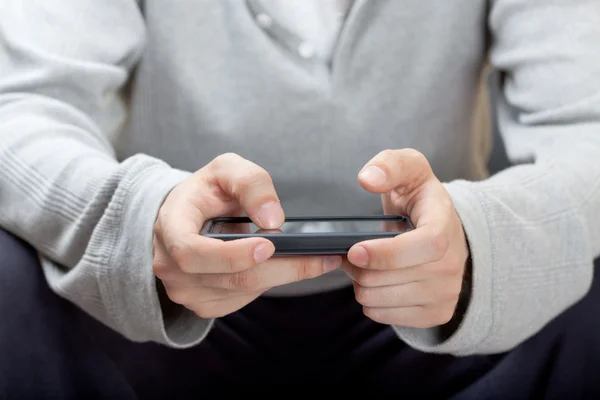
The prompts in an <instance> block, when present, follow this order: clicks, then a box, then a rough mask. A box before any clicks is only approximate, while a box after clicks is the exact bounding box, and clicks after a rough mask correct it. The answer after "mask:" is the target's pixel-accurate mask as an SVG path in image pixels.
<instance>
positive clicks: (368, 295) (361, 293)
mask: <svg viewBox="0 0 600 400" xmlns="http://www.w3.org/2000/svg"><path fill="white" fill-rule="evenodd" d="M354 296H355V298H356V301H357V302H358V303H359V304H362V305H363V306H369V305H370V304H373V298H374V295H373V290H370V289H369V288H365V287H362V286H358V285H357V287H356V289H355V290H354Z"/></svg>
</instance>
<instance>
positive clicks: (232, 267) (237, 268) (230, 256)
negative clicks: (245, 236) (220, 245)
mask: <svg viewBox="0 0 600 400" xmlns="http://www.w3.org/2000/svg"><path fill="white" fill-rule="evenodd" d="M221 260H222V263H223V268H224V269H225V270H226V271H227V272H229V273H237V272H241V271H243V270H244V269H245V268H244V265H243V263H242V262H241V261H240V260H239V258H238V254H236V253H235V252H232V251H226V252H223V253H222V255H221Z"/></svg>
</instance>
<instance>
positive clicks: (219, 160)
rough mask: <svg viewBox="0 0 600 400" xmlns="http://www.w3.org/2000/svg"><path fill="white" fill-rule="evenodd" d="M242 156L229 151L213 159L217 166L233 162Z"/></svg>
mask: <svg viewBox="0 0 600 400" xmlns="http://www.w3.org/2000/svg"><path fill="white" fill-rule="evenodd" d="M240 158H241V157H240V155H239V154H237V153H234V152H227V153H223V154H219V155H218V156H216V157H215V158H214V159H213V164H214V166H215V167H223V166H226V165H228V164H231V163H232V162H235V161H237V160H239V159H240Z"/></svg>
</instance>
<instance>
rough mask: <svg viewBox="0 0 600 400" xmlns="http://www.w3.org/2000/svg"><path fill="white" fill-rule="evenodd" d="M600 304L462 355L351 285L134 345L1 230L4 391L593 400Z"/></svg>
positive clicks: (0, 383)
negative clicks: (418, 340) (393, 321)
mask: <svg viewBox="0 0 600 400" xmlns="http://www.w3.org/2000/svg"><path fill="white" fill-rule="evenodd" d="M599 302H600V281H598V280H597V281H596V282H594V285H593V288H592V290H591V291H590V294H589V295H588V296H587V297H586V298H585V299H584V300H583V301H581V302H580V303H578V304H577V305H575V306H574V307H573V308H572V309H570V310H569V311H567V312H566V313H564V314H563V315H561V316H560V317H558V318H557V319H556V320H555V321H553V322H552V323H551V324H550V325H549V326H548V327H546V328H545V329H544V330H543V331H542V332H541V333H540V334H538V335H536V336H535V337H534V338H532V339H531V340H529V341H527V342H526V343H524V344H522V345H521V346H519V347H518V348H516V349H515V350H513V351H511V352H510V353H507V354H500V355H494V356H474V357H464V358H454V357H450V356H442V355H432V354H424V353H420V352H417V351H415V350H413V349H411V348H409V347H407V346H406V345H404V344H403V343H402V342H401V341H400V340H399V339H398V338H397V337H396V336H395V334H394V333H393V331H392V330H391V329H389V327H386V326H383V325H379V324H376V323H374V322H372V321H370V320H368V319H367V318H365V317H364V316H363V315H362V312H361V309H360V307H359V306H358V305H357V304H356V302H355V301H353V295H352V289H351V288H349V289H343V290H338V291H335V292H332V293H326V294H319V295H314V296H305V297H297V298H287V299H273V298H260V299H258V300H256V301H255V302H253V303H251V304H250V305H248V306H247V307H245V308H244V309H242V310H241V311H239V312H237V313H234V314H232V315H230V316H228V317H226V318H222V319H219V320H218V321H217V323H216V324H215V327H214V329H213V330H212V331H211V333H210V334H209V335H208V337H207V338H206V340H205V341H204V342H203V343H202V344H201V345H199V346H196V347H194V348H191V349H186V350H174V349H168V348H165V347H164V346H160V345H157V344H154V343H132V342H129V341H127V340H126V339H124V338H123V337H121V336H119V335H117V334H116V333H115V332H112V331H111V330H109V329H108V328H106V327H104V326H103V325H101V324H99V323H98V322H97V321H95V320H93V319H92V318H90V317H89V316H87V315H86V314H85V313H83V312H82V311H81V310H79V309H78V308H76V307H75V306H73V305H72V304H71V303H69V302H67V301H66V300H63V299H61V298H59V297H58V296H56V295H55V294H54V293H52V291H51V290H50V289H49V288H48V287H47V285H46V282H45V280H44V277H43V274H42V272H41V269H40V267H39V264H38V261H37V258H36V256H35V254H34V253H33V252H32V251H31V249H30V248H29V247H28V246H26V245H24V244H23V243H22V242H21V241H19V240H17V239H15V238H14V237H12V236H10V235H8V234H7V233H5V232H2V231H1V230H0V315H2V316H3V321H2V323H1V324H0V353H1V354H2V358H0V398H4V397H10V398H15V397H19V396H21V397H35V398H40V399H43V398H62V399H64V398H79V397H91V398H93V397H96V398H119V399H122V398H137V397H139V398H153V397H157V395H158V396H159V397H161V396H160V395H161V394H164V395H168V396H170V397H177V398H185V397H197V396H198V395H199V394H200V393H206V391H209V392H210V391H212V392H214V393H220V394H224V393H226V392H228V391H237V390H238V389H239V390H240V391H245V392H246V393H247V392H248V391H255V392H257V393H260V392H263V393H264V392H268V391H273V392H275V391H277V390H279V389H282V388H283V387H284V386H285V390H286V393H294V392H295V393H299V392H304V391H308V392H310V391H313V387H312V385H311V384H319V385H325V386H328V385H329V386H330V387H331V388H336V390H337V391H338V392H339V391H341V392H355V393H356V391H359V390H361V389H365V390H371V389H373V390H375V391H376V392H377V391H380V392H387V393H392V392H395V393H398V394H403V395H404V396H405V397H408V398H413V397H414V398H416V397H421V396H426V395H429V397H431V398H455V399H493V398H498V399H500V398H545V399H550V398H564V397H565V394H568V395H569V396H568V397H569V398H574V399H576V398H589V397H593V396H592V394H596V393H599V392H598V388H597V387H593V386H592V385H595V384H596V382H595V379H594V378H595V374H596V371H597V370H598V368H600V349H599V344H600V316H599V315H598V313H597V312H596V305H597V304H599ZM291 388H293V391H290V389H291ZM314 393H317V392H314ZM412 394H415V396H411V395H412ZM417 395H418V396H417Z"/></svg>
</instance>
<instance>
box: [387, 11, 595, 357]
mask: <svg viewBox="0 0 600 400" xmlns="http://www.w3.org/2000/svg"><path fill="white" fill-rule="evenodd" d="M490 4H491V11H490V14H489V27H490V31H491V33H492V45H491V52H490V59H491V63H492V65H493V67H494V68H495V69H496V70H497V71H498V72H499V74H500V76H501V82H500V83H501V95H500V98H499V99H497V104H496V106H497V114H498V124H499V128H500V131H501V134H502V135H503V137H504V140H505V144H506V148H507V152H508V155H509V157H510V160H511V161H512V163H513V166H512V167H510V168H508V169H506V170H505V171H502V172H500V173H498V174H496V175H494V176H492V177H490V178H489V179H487V180H484V181H481V182H466V181H453V182H448V183H446V184H445V185H446V187H447V189H448V190H449V192H450V194H451V196H452V198H453V200H454V203H455V205H456V209H457V212H458V214H459V216H460V218H461V220H462V222H463V226H464V229H465V233H466V235H467V237H468V241H469V244H470V247H471V252H472V293H471V297H470V302H469V305H468V308H467V310H466V313H465V314H464V315H463V319H462V323H461V325H460V326H459V327H458V329H457V330H456V331H455V332H454V334H453V335H452V336H450V337H449V338H442V337H440V336H439V334H438V333H439V330H437V329H406V328H402V327H395V329H396V331H397V333H398V334H399V336H400V338H402V339H403V340H405V341H406V342H407V343H409V344H410V345H412V346H413V347H415V348H417V349H420V350H423V351H427V352H436V353H449V354H454V355H466V354H477V353H479V354H481V353H497V352H503V351H508V350H510V349H512V348H514V347H516V346H518V345H519V344H521V343H522V342H524V341H525V340H527V339H528V338H529V337H531V336H533V335H535V334H536V333H537V332H539V331H540V330H541V329H542V328H544V327H545V326H546V325H547V324H548V323H549V322H550V321H551V320H553V319H554V318H555V317H556V316H558V315H559V314H561V313H563V312H564V311H565V310H566V309H568V308H569V307H571V306H572V305H573V304H575V303H576V302H578V301H579V300H580V299H581V298H582V297H583V296H585V295H586V293H587V291H588V290H589V287H590V284H591V280H592V276H593V272H594V271H593V262H594V258H596V257H598V256H599V255H600V47H599V45H600V2H599V1H597V0H544V1H542V0H540V1H531V0H492V1H491V3H490Z"/></svg>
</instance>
